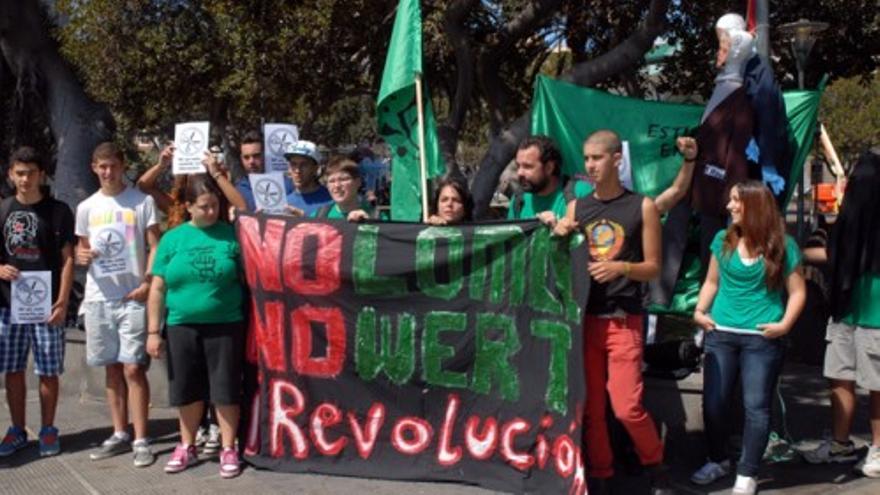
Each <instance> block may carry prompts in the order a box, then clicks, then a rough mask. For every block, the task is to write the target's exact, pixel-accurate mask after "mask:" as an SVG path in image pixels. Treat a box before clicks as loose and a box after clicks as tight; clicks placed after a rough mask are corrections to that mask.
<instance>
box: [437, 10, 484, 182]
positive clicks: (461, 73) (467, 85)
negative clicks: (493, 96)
mask: <svg viewBox="0 0 880 495" xmlns="http://www.w3.org/2000/svg"><path fill="white" fill-rule="evenodd" d="M478 2H479V0H457V1H456V2H454V3H453V4H452V5H450V6H449V8H448V9H447V10H446V14H445V16H444V22H443V26H444V29H445V31H446V38H447V39H448V40H449V43H450V44H451V45H452V47H453V49H454V50H455V65H456V71H457V72H456V76H457V77H456V84H455V93H454V94H453V95H452V98H451V102H450V108H449V117H448V118H447V119H446V121H445V122H443V123H441V124H440V125H438V126H437V134H438V137H439V138H440V148H441V151H442V153H443V159H444V161H445V162H446V168H447V172H448V173H450V174H456V175H457V174H458V173H460V171H459V168H458V162H457V161H456V159H455V151H456V148H457V147H458V139H459V136H460V134H461V129H462V127H463V126H464V122H465V118H466V117H467V113H468V107H469V106H470V102H471V101H472V99H473V93H474V78H475V75H474V73H475V68H474V65H475V60H474V54H473V52H472V51H471V46H470V42H469V38H468V32H467V30H466V29H465V21H466V20H467V16H468V13H469V12H470V11H471V10H472V9H473V8H474V7H475V6H476V5H477V3H478Z"/></svg>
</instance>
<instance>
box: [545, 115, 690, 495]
mask: <svg viewBox="0 0 880 495" xmlns="http://www.w3.org/2000/svg"><path fill="white" fill-rule="evenodd" d="M621 157H622V155H621V142H620V138H619V137H618V136H617V134H615V133H614V132H612V131H607V130H602V131H597V132H595V133H593V134H591V135H590V136H589V137H588V138H587V139H586V141H584V166H585V168H586V172H587V174H588V175H589V177H590V180H591V181H592V182H593V183H594V184H595V186H596V188H595V190H594V191H593V193H592V194H590V195H588V196H586V197H583V198H579V199H576V200H574V201H571V202H569V203H568V208H567V211H566V214H565V217H564V218H563V219H562V220H560V221H559V223H558V224H557V226H556V228H555V229H554V233H556V234H557V235H567V234H569V233H571V232H572V231H574V230H580V231H581V232H582V233H583V234H584V235H585V237H586V238H587V247H588V249H589V251H590V253H589V260H590V262H589V265H588V267H589V277H590V297H589V300H588V302H587V311H586V317H585V319H584V340H585V342H586V345H585V355H584V366H585V371H586V382H587V405H586V408H585V412H586V414H585V418H584V419H585V420H584V425H585V427H586V442H587V446H586V452H587V460H588V463H587V464H588V465H589V466H590V473H589V475H590V477H591V480H590V481H591V483H592V485H593V488H591V490H590V491H591V493H592V492H596V493H603V492H604V491H606V490H607V484H606V482H605V480H607V479H608V478H610V477H611V476H612V475H613V474H614V471H613V467H612V465H613V458H612V452H611V443H610V440H609V438H608V425H607V424H606V421H605V407H606V402H605V391H606V390H607V391H608V395H609V396H610V398H611V408H612V410H613V411H614V415H615V416H616V417H617V418H618V419H619V420H620V422H621V423H622V424H623V426H624V427H625V428H626V430H627V432H628V433H629V435H630V437H632V440H633V444H634V446H635V450H636V453H637V454H638V456H639V460H640V461H641V462H642V464H643V465H645V466H648V467H649V470H650V472H651V475H652V493H653V494H669V493H673V492H672V491H671V488H670V486H669V481H668V477H667V475H666V468H665V467H664V466H663V444H662V443H661V441H660V438H659V436H658V435H657V428H656V427H655V425H654V421H653V420H652V419H651V417H650V415H648V412H647V411H645V408H644V407H643V406H642V389H643V382H642V372H641V369H642V368H641V367H642V350H643V349H642V338H643V331H642V329H643V326H644V321H643V320H644V316H643V311H644V308H643V306H642V285H643V283H644V282H647V281H648V280H651V279H653V278H655V277H656V276H657V275H658V274H659V273H660V215H659V213H658V212H657V208H656V207H655V206H654V202H653V201H651V199H650V198H646V197H644V196H642V195H640V194H636V193H633V192H631V191H628V190H626V189H624V188H623V186H622V185H621V183H620V176H619V172H618V167H619V165H620V162H621Z"/></svg>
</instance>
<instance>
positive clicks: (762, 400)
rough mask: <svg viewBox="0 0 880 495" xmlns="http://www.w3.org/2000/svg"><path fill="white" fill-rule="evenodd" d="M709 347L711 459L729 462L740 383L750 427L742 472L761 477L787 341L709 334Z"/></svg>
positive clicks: (706, 404) (706, 417) (706, 387)
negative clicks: (735, 394) (733, 401)
mask: <svg viewBox="0 0 880 495" xmlns="http://www.w3.org/2000/svg"><path fill="white" fill-rule="evenodd" d="M704 348H705V351H706V357H705V361H704V366H703V424H704V425H705V428H706V438H707V440H708V443H709V459H710V460H712V461H714V462H721V461H723V460H725V459H728V458H729V457H728V453H727V444H728V439H729V437H730V424H731V421H732V418H731V414H730V409H731V399H732V398H733V392H734V390H735V387H736V381H737V378H740V381H741V382H742V391H743V406H744V407H745V425H744V426H743V439H742V442H743V445H742V455H741V456H740V459H739V462H738V463H737V468H736V471H737V474H741V475H743V476H757V474H758V465H759V464H760V462H761V458H762V457H763V455H764V449H765V448H766V447H767V438H768V436H769V434H770V404H771V402H772V397H773V389H774V387H775V386H776V379H777V377H778V376H779V370H780V367H781V365H782V355H783V348H782V342H781V341H780V340H779V339H774V340H770V339H766V338H764V337H763V336H762V335H760V334H756V335H742V334H736V333H730V332H721V331H717V330H716V331H712V332H708V333H707V334H706V338H705V345H704Z"/></svg>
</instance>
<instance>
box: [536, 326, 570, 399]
mask: <svg viewBox="0 0 880 495" xmlns="http://www.w3.org/2000/svg"><path fill="white" fill-rule="evenodd" d="M531 331H532V335H534V336H535V337H538V338H541V339H547V340H549V341H550V366H549V367H550V379H549V380H548V382H547V394H546V396H545V398H546V400H547V406H548V407H549V408H550V409H553V410H554V411H556V412H558V413H559V414H562V415H565V414H566V413H567V411H568V406H567V402H568V352H569V351H570V350H571V330H569V328H568V327H567V326H566V325H563V324H561V323H556V322H552V321H544V320H536V321H533V322H532V325H531Z"/></svg>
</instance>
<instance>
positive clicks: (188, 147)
mask: <svg viewBox="0 0 880 495" xmlns="http://www.w3.org/2000/svg"><path fill="white" fill-rule="evenodd" d="M180 135H181V136H182V137H181V138H180V140H179V141H178V142H177V143H176V144H177V152H179V153H180V154H181V155H184V156H195V155H197V154H198V153H199V151H200V150H201V149H203V148H204V145H205V142H206V141H205V135H204V133H202V130H201V129H199V128H198V127H184V128H183V129H181V130H180Z"/></svg>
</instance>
